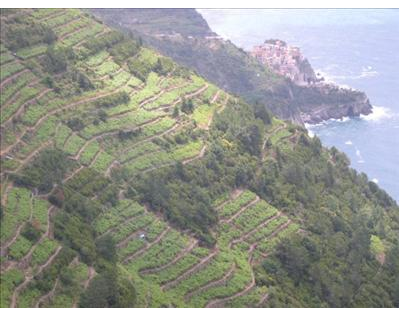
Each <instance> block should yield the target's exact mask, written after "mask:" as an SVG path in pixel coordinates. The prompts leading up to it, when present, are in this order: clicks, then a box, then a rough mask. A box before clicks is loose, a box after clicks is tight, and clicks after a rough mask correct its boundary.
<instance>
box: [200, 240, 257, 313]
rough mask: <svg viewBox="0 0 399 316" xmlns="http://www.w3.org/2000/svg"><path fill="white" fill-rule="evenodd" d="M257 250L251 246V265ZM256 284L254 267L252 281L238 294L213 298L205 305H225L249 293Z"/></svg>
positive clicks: (249, 252) (249, 261) (249, 260)
mask: <svg viewBox="0 0 399 316" xmlns="http://www.w3.org/2000/svg"><path fill="white" fill-rule="evenodd" d="M254 250H255V247H254V246H251V247H250V249H249V251H248V254H249V258H248V264H249V265H251V262H252V253H253V251H254ZM255 285H256V282H255V274H254V271H253V269H252V268H251V282H250V283H249V284H248V285H247V286H246V287H245V288H244V289H243V290H241V291H239V292H237V293H236V294H234V295H232V296H228V297H224V298H220V299H213V300H211V301H209V302H208V303H207V304H206V306H205V307H223V305H224V303H226V302H228V301H230V300H233V299H235V298H237V297H240V296H243V295H245V294H246V293H248V292H249V291H250V290H251V289H252V288H253V287H254V286H255Z"/></svg>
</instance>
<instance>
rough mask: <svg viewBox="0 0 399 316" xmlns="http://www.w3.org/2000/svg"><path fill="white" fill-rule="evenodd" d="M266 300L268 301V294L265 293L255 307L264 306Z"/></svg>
mask: <svg viewBox="0 0 399 316" xmlns="http://www.w3.org/2000/svg"><path fill="white" fill-rule="evenodd" d="M268 299H269V293H266V294H265V295H263V296H262V297H261V298H260V300H259V302H258V304H256V307H262V305H264V304H265V303H266V302H267V300H268Z"/></svg>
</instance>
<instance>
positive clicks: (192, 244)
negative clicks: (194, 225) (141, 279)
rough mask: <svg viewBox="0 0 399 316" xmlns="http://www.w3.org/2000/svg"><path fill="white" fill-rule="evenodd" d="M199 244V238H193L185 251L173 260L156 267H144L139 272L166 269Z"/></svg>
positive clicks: (155, 271)
mask: <svg viewBox="0 0 399 316" xmlns="http://www.w3.org/2000/svg"><path fill="white" fill-rule="evenodd" d="M197 245H198V240H193V241H192V242H191V243H190V245H189V246H188V247H187V248H185V249H183V251H181V252H180V253H179V254H178V255H177V256H176V257H175V258H174V259H173V260H172V261H169V262H168V263H167V264H164V265H162V266H159V267H156V268H150V269H144V270H141V271H139V272H140V273H141V274H152V273H157V272H159V271H162V270H165V269H166V268H168V267H170V266H172V265H174V264H175V263H176V262H177V261H179V260H180V259H181V258H183V257H184V256H185V255H186V254H188V253H189V252H191V250H193V249H194V247H195V246H197Z"/></svg>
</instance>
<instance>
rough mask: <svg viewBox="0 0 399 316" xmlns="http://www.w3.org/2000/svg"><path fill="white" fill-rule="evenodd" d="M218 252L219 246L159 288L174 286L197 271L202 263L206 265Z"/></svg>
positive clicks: (165, 288)
mask: <svg viewBox="0 0 399 316" xmlns="http://www.w3.org/2000/svg"><path fill="white" fill-rule="evenodd" d="M218 253H219V248H215V249H214V250H213V251H212V252H211V253H210V254H209V255H207V256H206V257H205V258H202V259H201V260H200V261H199V262H197V263H196V264H194V265H193V266H192V267H191V268H189V269H188V270H187V271H185V272H184V273H182V274H180V275H179V276H178V277H177V278H176V279H174V280H171V281H168V282H167V283H165V284H164V285H162V286H161V290H163V291H164V290H168V289H170V288H172V287H175V286H176V285H177V284H178V283H180V281H182V280H184V279H185V278H187V277H189V276H190V275H192V274H194V273H196V272H197V271H199V270H200V269H201V268H202V267H203V266H204V265H206V264H207V263H208V262H209V261H210V260H211V259H212V258H213V257H215V256H216V255H217V254H218Z"/></svg>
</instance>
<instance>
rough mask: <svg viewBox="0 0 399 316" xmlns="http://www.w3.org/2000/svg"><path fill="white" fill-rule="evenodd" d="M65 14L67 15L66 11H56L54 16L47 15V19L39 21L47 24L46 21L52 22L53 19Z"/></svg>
mask: <svg viewBox="0 0 399 316" xmlns="http://www.w3.org/2000/svg"><path fill="white" fill-rule="evenodd" d="M64 14H65V11H64V10H62V11H56V12H55V13H54V14H50V15H47V16H45V17H43V18H41V19H39V21H40V22H45V21H47V20H51V19H53V18H56V17H59V16H61V15H64Z"/></svg>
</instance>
